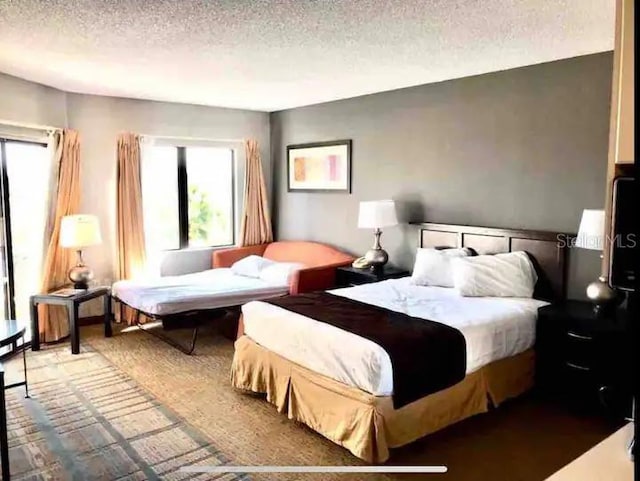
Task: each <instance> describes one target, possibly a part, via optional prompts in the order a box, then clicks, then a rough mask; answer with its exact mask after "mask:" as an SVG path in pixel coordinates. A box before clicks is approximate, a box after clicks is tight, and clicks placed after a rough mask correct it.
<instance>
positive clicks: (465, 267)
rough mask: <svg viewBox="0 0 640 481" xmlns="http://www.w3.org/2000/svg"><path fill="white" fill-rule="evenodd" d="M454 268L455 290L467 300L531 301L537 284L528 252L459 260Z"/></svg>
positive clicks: (454, 264)
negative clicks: (528, 298)
mask: <svg viewBox="0 0 640 481" xmlns="http://www.w3.org/2000/svg"><path fill="white" fill-rule="evenodd" d="M452 267H453V281H454V285H455V288H456V289H457V290H458V292H459V293H460V295H462V296H466V297H532V296H533V290H534V288H535V286H536V282H537V280H538V275H537V274H536V271H535V268H534V267H533V264H532V263H531V260H530V259H529V256H528V255H527V254H526V253H525V252H509V253H508V254H495V255H488V256H475V257H460V258H457V259H454V260H453V261H452Z"/></svg>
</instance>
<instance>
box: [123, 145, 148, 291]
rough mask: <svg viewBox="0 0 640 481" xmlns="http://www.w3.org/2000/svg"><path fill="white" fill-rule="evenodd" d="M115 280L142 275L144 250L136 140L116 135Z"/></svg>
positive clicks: (138, 159) (138, 156) (140, 183)
mask: <svg viewBox="0 0 640 481" xmlns="http://www.w3.org/2000/svg"><path fill="white" fill-rule="evenodd" d="M117 219H118V220H117V222H118V224H117V230H118V233H117V234H118V273H117V274H118V279H135V278H136V277H140V276H141V275H142V274H143V273H144V267H145V261H146V250H145V243H144V223H143V218H142V180H141V176H140V137H139V136H138V135H136V134H131V133H126V134H120V135H119V136H118V192H117Z"/></svg>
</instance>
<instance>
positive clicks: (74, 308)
mask: <svg viewBox="0 0 640 481" xmlns="http://www.w3.org/2000/svg"><path fill="white" fill-rule="evenodd" d="M97 297H104V336H105V337H111V335H112V331H111V289H109V288H108V287H93V288H89V289H86V290H84V291H82V292H79V293H77V294H72V295H70V296H63V295H59V294H54V293H52V292H50V293H48V294H36V295H35V296H31V302H30V305H31V332H32V333H33V334H32V339H31V350H33V351H38V350H40V336H39V332H40V330H39V325H38V304H53V305H58V306H65V307H66V308H67V314H68V316H69V332H70V334H71V353H72V354H78V353H79V352H80V329H79V327H80V326H79V325H78V310H79V308H80V304H82V303H83V302H86V301H90V300H91V299H95V298H97Z"/></svg>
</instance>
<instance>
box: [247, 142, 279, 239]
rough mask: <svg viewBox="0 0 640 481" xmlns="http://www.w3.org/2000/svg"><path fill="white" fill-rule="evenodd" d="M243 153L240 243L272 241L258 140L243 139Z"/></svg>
mask: <svg viewBox="0 0 640 481" xmlns="http://www.w3.org/2000/svg"><path fill="white" fill-rule="evenodd" d="M245 153H246V169H245V175H244V212H243V214H242V223H241V225H240V245H241V246H250V245H256V244H264V243H267V242H272V241H273V231H272V229H271V216H270V215H269V202H268V199H267V189H266V188H265V185H264V176H263V175H262V162H261V161H260V150H259V148H258V142H257V141H255V140H247V141H245Z"/></svg>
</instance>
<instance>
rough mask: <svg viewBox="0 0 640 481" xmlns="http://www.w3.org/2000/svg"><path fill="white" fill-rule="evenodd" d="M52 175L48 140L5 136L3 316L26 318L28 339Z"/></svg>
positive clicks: (0, 178)
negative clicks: (27, 140) (12, 138)
mask: <svg viewBox="0 0 640 481" xmlns="http://www.w3.org/2000/svg"><path fill="white" fill-rule="evenodd" d="M50 179H51V161H50V154H49V150H48V149H47V145H46V144H42V143H36V142H24V141H18V140H10V139H2V138H0V191H1V192H0V193H1V197H0V201H1V202H0V230H1V232H0V279H1V285H0V319H18V320H20V321H22V322H24V323H25V324H26V325H27V335H26V336H25V341H29V340H31V333H30V322H29V316H30V315H29V297H30V296H31V295H33V294H36V293H37V292H39V289H40V278H41V273H42V262H43V253H44V237H45V236H44V234H45V230H46V224H47V218H48V215H47V214H48V212H47V211H48V206H49V191H50V188H49V187H50V185H49V184H50ZM2 354H6V352H5V353H0V355H2Z"/></svg>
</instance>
